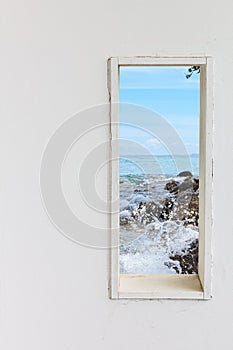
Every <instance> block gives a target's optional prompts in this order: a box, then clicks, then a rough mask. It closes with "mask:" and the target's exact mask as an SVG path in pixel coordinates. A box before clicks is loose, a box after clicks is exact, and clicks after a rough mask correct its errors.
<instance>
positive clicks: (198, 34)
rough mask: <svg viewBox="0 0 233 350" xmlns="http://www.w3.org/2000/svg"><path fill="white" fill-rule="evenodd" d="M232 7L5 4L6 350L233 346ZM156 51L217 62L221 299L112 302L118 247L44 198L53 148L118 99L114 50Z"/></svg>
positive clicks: (1, 282) (0, 251)
mask: <svg viewBox="0 0 233 350" xmlns="http://www.w3.org/2000/svg"><path fill="white" fill-rule="evenodd" d="M232 11H233V3H232V1H230V0H229V1H228V0H223V1H219V2H213V1H210V0H206V1H200V0H197V1H195V2H187V1H184V0H178V1H166V0H165V1H158V0H157V1H155V0H147V1H142V0H126V1H123V0H117V1H112V0H110V1H107V0H98V1H92V2H91V1H86V2H84V1H81V0H79V1H74V0H66V1H65V0H57V1H55V0H30V1H29V0H24V1H22V0H15V1H14V0H5V1H3V2H2V3H1V55H0V56H1V65H0V67H1V74H0V81H1V107H2V108H1V109H2V110H1V128H0V133H1V135H0V140H1V143H2V145H1V148H0V149H1V172H0V175H1V219H0V332H1V335H0V348H1V349H4V350H15V349H17V350H31V349H33V350H41V349H43V350H74V349H75V350H76V349H119V348H121V349H129V348H132V349H135V350H136V349H155V348H159V349H174V348H175V349H179V350H183V349H187V348H188V349H190V350H194V349H197V348H200V349H207V348H208V349H209V348H211V349H216V350H217V349H219V348H220V347H221V348H222V349H230V348H231V342H232V327H233V320H232V313H233V303H232V291H233V273H232V267H233V254H232V247H233V234H232V229H233V222H232V209H233V204H232V203H233V202H232V177H233V162H232V157H233V156H232V154H231V152H232V149H233V137H232V130H233V129H232V128H233V95H232V94H233V89H232V77H233V34H232V33H233V21H232ZM156 54H171V55H176V54H178V55H191V54H210V55H213V57H214V60H215V140H214V141H215V144H214V158H215V166H214V174H215V176H214V232H213V252H214V266H213V299H212V300H211V301H206V302H203V301H199V302H198V301H140V302H137V301H111V300H109V299H108V296H107V258H106V251H101V250H95V249H88V248H85V247H82V246H80V245H78V244H75V243H73V242H72V241H70V240H68V239H67V238H65V237H64V236H62V235H61V234H60V233H59V232H58V231H57V229H56V228H55V227H54V226H53V225H52V224H51V222H50V220H49V219H48V217H47V215H46V213H45V211H44V208H43V206H42V202H41V197H40V188H39V169H40V160H41V157H42V153H43V150H44V147H45V145H46V143H47V141H48V139H49V138H50V136H51V134H52V133H53V132H54V131H55V130H56V129H57V127H58V126H59V125H60V124H61V123H62V122H63V121H65V120H66V119H67V118H68V117H70V116H71V115H73V114H75V113H76V112H78V111H80V110H82V109H86V108H88V107H90V106H94V105H96V104H102V103H106V102H107V100H108V95H107V88H106V60H107V58H108V57H110V56H134V55H156ZM103 118H104V116H103ZM105 138H106V139H107V133H106V135H105ZM88 146H89V144H88V142H86V150H85V151H87V150H88ZM83 151H84V150H83ZM99 191H100V192H101V191H103V192H104V191H105V184H104V182H102V185H101V187H100V189H99ZM104 193H105V192H104ZM101 220H102V221H101ZM106 220H107V219H106V217H104V216H100V218H99V221H100V223H101V222H102V224H103V225H104V226H106Z"/></svg>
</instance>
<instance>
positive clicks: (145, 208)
mask: <svg viewBox="0 0 233 350" xmlns="http://www.w3.org/2000/svg"><path fill="white" fill-rule="evenodd" d="M162 208H163V207H162V206H160V205H158V204H156V203H155V202H153V201H150V202H147V203H140V204H139V207H138V210H137V211H135V212H134V213H133V218H134V219H135V220H137V221H139V222H141V223H143V224H146V225H147V224H150V223H152V222H154V221H156V220H157V219H158V218H159V217H160V215H161V212H162Z"/></svg>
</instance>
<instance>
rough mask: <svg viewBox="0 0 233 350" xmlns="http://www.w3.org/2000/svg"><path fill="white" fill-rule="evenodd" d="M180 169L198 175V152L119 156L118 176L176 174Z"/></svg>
mask: <svg viewBox="0 0 233 350" xmlns="http://www.w3.org/2000/svg"><path fill="white" fill-rule="evenodd" d="M181 171H191V173H192V174H193V175H194V176H198V175H199V156H198V154H193V155H190V156H189V157H186V156H176V157H175V158H172V157H171V156H169V155H166V156H152V155H146V156H131V155H129V156H121V158H120V176H124V175H143V174H144V175H165V176H176V175H177V174H178V173H180V172H181Z"/></svg>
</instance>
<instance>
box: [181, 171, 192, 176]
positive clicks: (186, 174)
mask: <svg viewBox="0 0 233 350" xmlns="http://www.w3.org/2000/svg"><path fill="white" fill-rule="evenodd" d="M177 176H181V177H186V176H193V175H192V173H191V172H190V171H181V172H180V173H179V174H178V175H177Z"/></svg>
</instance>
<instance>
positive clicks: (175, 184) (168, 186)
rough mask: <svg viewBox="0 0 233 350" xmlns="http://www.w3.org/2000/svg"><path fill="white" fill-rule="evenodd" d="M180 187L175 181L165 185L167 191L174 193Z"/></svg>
mask: <svg viewBox="0 0 233 350" xmlns="http://www.w3.org/2000/svg"><path fill="white" fill-rule="evenodd" d="M178 185H179V182H177V181H174V180H173V181H170V182H168V183H167V184H166V185H165V187H164V189H165V190H167V191H172V190H173V189H174V188H175V187H177V186H178Z"/></svg>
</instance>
